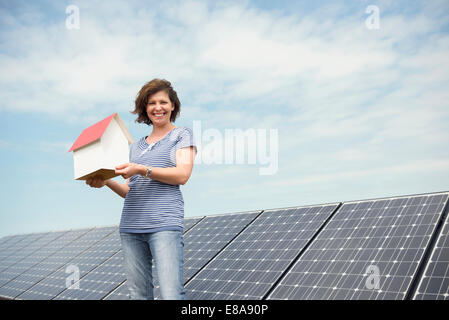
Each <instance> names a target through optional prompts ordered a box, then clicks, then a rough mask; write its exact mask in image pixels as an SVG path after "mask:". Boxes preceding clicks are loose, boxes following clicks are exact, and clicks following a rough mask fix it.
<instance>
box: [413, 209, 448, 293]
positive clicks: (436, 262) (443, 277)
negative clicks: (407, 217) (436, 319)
mask: <svg viewBox="0 0 449 320" xmlns="http://www.w3.org/2000/svg"><path fill="white" fill-rule="evenodd" d="M446 214H447V209H446ZM414 299H416V300H449V217H447V216H446V219H445V221H444V224H443V228H442V230H441V233H440V234H439V236H438V238H437V241H436V245H435V247H434V248H433V250H432V254H431V256H430V260H429V261H428V262H427V265H426V268H425V270H424V274H423V276H422V278H421V281H420V283H419V285H418V289H417V291H416V293H415V296H414Z"/></svg>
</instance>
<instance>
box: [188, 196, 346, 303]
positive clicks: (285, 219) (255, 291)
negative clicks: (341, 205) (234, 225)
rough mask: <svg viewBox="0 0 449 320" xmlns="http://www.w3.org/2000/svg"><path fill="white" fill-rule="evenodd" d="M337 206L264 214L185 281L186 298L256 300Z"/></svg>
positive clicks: (302, 208) (292, 209)
mask: <svg viewBox="0 0 449 320" xmlns="http://www.w3.org/2000/svg"><path fill="white" fill-rule="evenodd" d="M337 206H338V204H327V205H320V206H309V207H295V208H286V209H276V210H267V211H264V212H263V213H262V214H261V215H260V216H258V217H257V219H255V220H254V221H253V222H252V223H251V224H250V225H249V226H248V227H247V228H246V229H245V230H244V231H243V232H242V233H240V234H239V236H237V237H236V238H235V239H234V240H233V241H232V242H231V243H230V244H229V245H228V246H227V247H226V248H225V249H224V250H222V251H221V252H220V253H219V254H218V255H217V256H216V257H215V258H214V259H213V260H212V261H210V262H209V263H208V264H207V265H206V266H205V267H204V268H203V269H202V270H201V271H200V272H199V273H198V274H196V275H195V276H194V277H193V278H192V280H191V281H190V282H189V283H187V285H186V296H187V299H262V298H263V297H264V295H265V294H266V293H267V292H268V290H269V289H270V288H271V287H272V286H273V284H274V283H275V282H276V281H277V280H278V279H279V277H280V276H281V275H282V273H283V272H284V271H285V269H286V268H287V267H288V266H289V265H290V264H291V263H292V262H293V261H294V259H295V258H296V257H297V255H298V254H299V253H300V252H301V250H302V249H303V248H304V246H305V245H306V244H307V243H308V242H309V241H310V240H311V239H312V237H313V236H314V235H315V234H316V232H317V230H318V229H319V228H320V227H321V226H322V225H323V224H324V222H325V221H326V220H327V219H328V218H329V217H330V215H331V214H332V212H334V210H335V209H336V208H337Z"/></svg>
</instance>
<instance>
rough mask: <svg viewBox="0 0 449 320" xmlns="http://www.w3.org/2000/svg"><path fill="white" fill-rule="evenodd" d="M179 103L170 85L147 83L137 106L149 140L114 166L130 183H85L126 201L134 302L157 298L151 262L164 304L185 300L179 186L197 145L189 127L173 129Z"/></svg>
mask: <svg viewBox="0 0 449 320" xmlns="http://www.w3.org/2000/svg"><path fill="white" fill-rule="evenodd" d="M180 108H181V103H180V102H179V99H178V96H177V94H176V91H175V90H174V89H173V88H172V86H171V84H170V82H168V81H167V80H161V79H154V80H152V81H150V82H148V83H147V84H145V85H144V86H143V87H142V89H141V90H140V91H139V94H138V95H137V98H136V101H135V109H134V111H132V113H134V114H137V115H138V117H137V120H136V122H139V123H142V122H143V123H146V124H147V125H152V126H153V130H152V132H151V134H150V135H149V136H146V137H142V138H141V139H140V140H139V141H137V142H135V143H133V144H132V145H131V146H130V156H129V158H130V163H125V164H121V165H119V166H117V167H116V170H115V172H116V173H117V174H120V175H122V176H123V177H124V178H125V179H127V180H126V183H119V182H117V181H114V180H106V181H103V180H102V179H101V178H100V177H95V178H93V179H89V180H87V181H86V183H87V184H88V185H90V186H91V187H95V188H101V187H103V186H105V185H106V186H108V187H109V188H110V189H111V190H113V191H114V192H115V193H117V194H118V195H120V196H121V197H123V198H125V203H124V207H123V211H122V218H121V221H120V238H121V243H122V251H123V256H124V264H125V270H126V275H127V284H128V288H129V291H130V296H131V299H153V298H154V295H153V276H152V261H154V262H155V269H156V272H157V275H158V280H159V284H160V292H161V296H162V299H185V293H184V282H183V270H182V268H183V247H184V242H183V237H182V232H183V221H184V201H183V197H182V194H181V190H180V188H179V185H181V184H182V185H184V184H185V183H186V182H187V181H188V180H189V177H190V175H191V173H192V169H193V161H194V158H195V153H196V151H197V150H196V146H195V143H194V140H193V134H192V131H191V129H189V128H181V127H176V126H175V125H173V123H172V122H174V121H175V119H176V117H177V116H178V115H179V112H180Z"/></svg>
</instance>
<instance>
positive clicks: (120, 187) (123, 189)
mask: <svg viewBox="0 0 449 320" xmlns="http://www.w3.org/2000/svg"><path fill="white" fill-rule="evenodd" d="M128 183H129V179H126V183H119V182H117V181H114V180H111V179H109V180H106V182H105V185H106V186H108V187H109V189H111V190H112V191H114V192H115V193H117V194H118V195H119V196H120V197H122V198H125V197H126V194H127V193H128V191H129V186H128Z"/></svg>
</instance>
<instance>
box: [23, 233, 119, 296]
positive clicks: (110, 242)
mask: <svg viewBox="0 0 449 320" xmlns="http://www.w3.org/2000/svg"><path fill="white" fill-rule="evenodd" d="M96 231H97V235H98V238H99V240H98V242H95V243H93V245H92V246H90V247H89V248H88V249H86V250H85V251H84V252H82V253H81V254H80V255H78V256H76V257H74V258H73V259H72V260H70V261H68V262H67V263H66V264H65V265H63V266H62V267H60V268H59V269H58V270H56V271H55V272H53V273H52V274H50V275H48V276H47V277H46V278H45V279H43V280H41V281H40V282H38V283H36V284H35V285H34V286H32V287H31V288H29V289H28V290H27V291H25V292H24V293H22V294H21V295H19V296H17V298H16V299H32V300H41V299H44V300H49V299H52V298H54V297H55V296H57V295H58V294H59V293H61V292H62V291H64V290H65V289H66V288H67V287H70V286H74V287H77V286H76V283H75V282H76V280H77V279H76V278H78V279H79V278H81V277H83V276H84V275H86V274H87V273H89V272H90V271H91V270H92V269H94V268H95V267H97V266H98V265H99V264H101V263H103V262H104V261H105V260H107V259H108V258H110V257H111V256H112V255H114V254H115V253H117V252H118V251H119V250H120V249H121V246H120V241H119V235H118V228H117V226H114V227H103V228H101V229H100V228H98V229H97V230H96ZM102 235H105V236H104V237H103V238H101V236H102ZM72 278H73V280H72ZM68 280H70V281H68ZM72 282H73V283H72Z"/></svg>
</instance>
